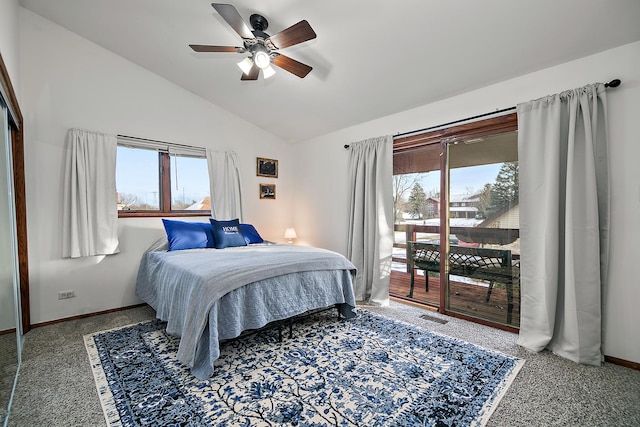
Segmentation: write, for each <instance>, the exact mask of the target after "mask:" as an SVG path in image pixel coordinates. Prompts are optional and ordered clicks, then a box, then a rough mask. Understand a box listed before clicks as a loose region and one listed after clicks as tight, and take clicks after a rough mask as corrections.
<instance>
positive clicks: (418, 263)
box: [407, 241, 520, 323]
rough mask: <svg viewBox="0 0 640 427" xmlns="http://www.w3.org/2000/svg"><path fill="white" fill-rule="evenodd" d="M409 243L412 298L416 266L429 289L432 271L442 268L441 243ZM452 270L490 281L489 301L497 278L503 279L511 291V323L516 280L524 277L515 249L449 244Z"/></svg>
mask: <svg viewBox="0 0 640 427" xmlns="http://www.w3.org/2000/svg"><path fill="white" fill-rule="evenodd" d="M407 243H408V245H409V251H408V253H409V255H410V256H409V270H410V273H411V287H410V290H409V295H408V296H409V298H413V287H414V281H415V269H416V268H418V269H421V270H424V275H425V282H426V283H425V289H426V291H427V292H429V271H435V272H438V273H439V272H440V245H439V244H436V243H427V242H412V241H410V242H407ZM448 272H449V274H450V275H456V276H463V277H470V278H473V279H478V280H484V281H487V282H489V287H488V289H487V296H486V302H489V299H490V298H491V291H492V290H493V285H494V283H495V282H497V283H503V284H504V285H505V287H506V293H507V323H511V320H512V314H513V284H514V282H516V283H517V281H519V279H520V269H519V266H518V265H513V263H512V256H511V251H510V250H506V249H488V248H469V247H464V246H454V245H451V246H450V247H449V271H448Z"/></svg>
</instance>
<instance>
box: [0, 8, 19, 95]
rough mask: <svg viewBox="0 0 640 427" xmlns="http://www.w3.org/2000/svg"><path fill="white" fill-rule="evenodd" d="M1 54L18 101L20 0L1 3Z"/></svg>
mask: <svg viewBox="0 0 640 427" xmlns="http://www.w3.org/2000/svg"><path fill="white" fill-rule="evenodd" d="M0 54H2V60H3V61H4V65H5V66H6V67H7V71H8V72H9V78H10V79H11V84H12V85H13V90H14V91H15V92H16V96H17V97H18V101H19V100H20V95H19V93H18V92H19V90H18V86H19V80H18V78H19V75H18V0H2V1H0Z"/></svg>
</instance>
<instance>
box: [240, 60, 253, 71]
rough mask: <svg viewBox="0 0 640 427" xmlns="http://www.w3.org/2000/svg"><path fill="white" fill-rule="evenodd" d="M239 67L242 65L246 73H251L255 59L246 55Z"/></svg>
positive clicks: (241, 67)
mask: <svg viewBox="0 0 640 427" xmlns="http://www.w3.org/2000/svg"><path fill="white" fill-rule="evenodd" d="M238 67H240V69H241V70H242V72H243V73H244V74H249V71H251V67H253V61H252V60H251V58H250V57H246V58H244V59H243V60H242V61H240V62H238Z"/></svg>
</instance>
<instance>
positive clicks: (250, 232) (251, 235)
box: [240, 224, 264, 245]
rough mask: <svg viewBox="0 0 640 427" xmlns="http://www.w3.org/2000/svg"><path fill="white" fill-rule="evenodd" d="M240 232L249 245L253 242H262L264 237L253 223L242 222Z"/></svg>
mask: <svg viewBox="0 0 640 427" xmlns="http://www.w3.org/2000/svg"><path fill="white" fill-rule="evenodd" d="M240 232H241V233H242V235H243V236H244V240H245V242H247V245H250V244H252V243H262V242H264V239H263V238H262V237H261V236H260V234H259V233H258V230H256V228H255V227H254V226H253V225H251V224H240Z"/></svg>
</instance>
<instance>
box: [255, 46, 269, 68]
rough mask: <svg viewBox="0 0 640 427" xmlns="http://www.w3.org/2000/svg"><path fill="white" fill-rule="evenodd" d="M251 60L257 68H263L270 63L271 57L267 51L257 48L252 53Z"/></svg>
mask: <svg viewBox="0 0 640 427" xmlns="http://www.w3.org/2000/svg"><path fill="white" fill-rule="evenodd" d="M253 62H255V63H256V65H257V66H258V67H259V68H262V69H263V70H264V69H265V68H267V67H269V65H270V64H271V58H270V57H269V54H268V53H267V52H265V51H263V50H258V51H257V52H256V53H255V54H254V55H253Z"/></svg>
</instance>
